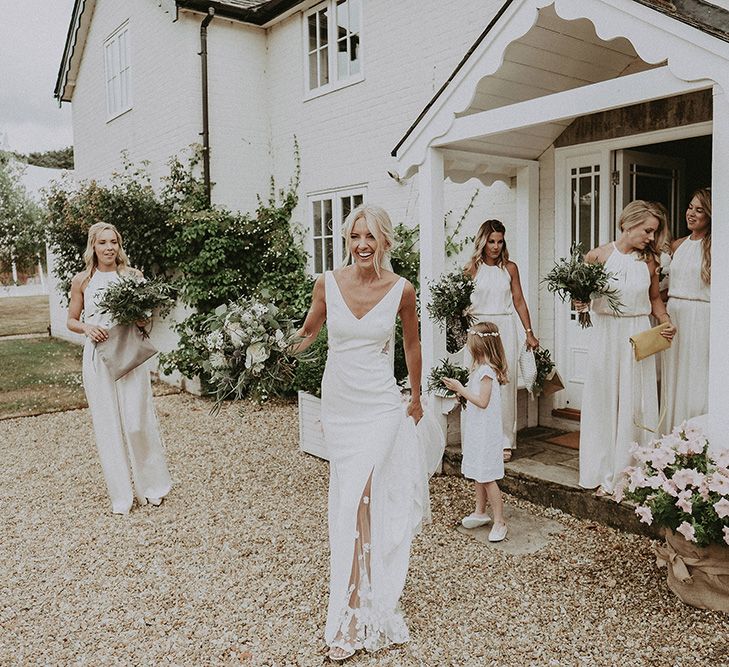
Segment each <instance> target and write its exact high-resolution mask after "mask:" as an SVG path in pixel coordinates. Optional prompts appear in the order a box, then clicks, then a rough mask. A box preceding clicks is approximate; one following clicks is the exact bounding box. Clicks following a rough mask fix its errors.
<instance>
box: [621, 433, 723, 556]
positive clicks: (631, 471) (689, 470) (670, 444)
mask: <svg viewBox="0 0 729 667" xmlns="http://www.w3.org/2000/svg"><path fill="white" fill-rule="evenodd" d="M631 452H632V454H633V457H634V458H635V460H636V461H637V464H638V465H636V466H633V467H629V468H627V469H626V470H625V473H624V478H623V479H622V480H621V482H620V483H619V484H618V488H617V489H616V492H615V500H617V501H618V502H619V501H620V500H621V499H622V498H623V497H625V498H628V499H629V500H632V501H633V502H635V503H636V504H637V507H636V508H635V513H636V514H637V515H638V517H639V518H640V520H641V521H643V522H644V523H647V524H649V525H650V524H652V523H654V522H655V524H656V525H658V526H663V527H665V528H669V529H670V530H672V531H675V532H676V533H680V534H681V535H683V537H684V538H685V539H686V540H687V541H688V542H693V543H695V544H696V545H697V546H699V547H705V546H708V545H710V544H722V543H726V544H729V450H727V449H718V448H717V449H716V450H714V449H712V448H711V447H710V446H709V441H708V440H707V439H706V437H705V436H704V434H703V432H702V430H701V429H700V428H698V427H695V426H691V425H690V424H689V423H684V424H681V425H680V426H678V427H676V428H675V429H674V430H673V432H672V433H670V434H669V435H665V436H663V437H662V438H660V439H658V440H654V441H653V442H652V443H651V444H649V445H647V446H645V447H641V446H639V445H637V444H635V445H633V448H632V450H631Z"/></svg>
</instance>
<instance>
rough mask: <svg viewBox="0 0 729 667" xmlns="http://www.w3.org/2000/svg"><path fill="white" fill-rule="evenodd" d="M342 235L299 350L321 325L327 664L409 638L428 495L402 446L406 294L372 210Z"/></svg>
mask: <svg viewBox="0 0 729 667" xmlns="http://www.w3.org/2000/svg"><path fill="white" fill-rule="evenodd" d="M344 237H345V239H346V242H347V247H348V260H349V258H350V257H351V263H350V264H349V265H347V266H344V267H342V268H340V269H337V270H336V271H327V272H326V273H325V274H323V275H321V276H319V278H318V279H317V281H316V284H315V285H314V292H313V298H312V304H311V308H310V310H309V313H308V315H307V317H306V320H305V322H304V326H303V328H302V329H301V331H300V332H299V333H300V335H301V336H302V338H303V339H304V340H303V342H302V343H300V344H299V349H298V351H301V350H303V349H305V348H306V347H308V346H309V345H310V344H311V343H312V342H313V341H314V340H315V339H316V336H317V334H318V333H319V330H320V329H321V327H322V325H323V323H324V321H325V320H326V324H327V331H328V337H329V338H328V341H329V352H328V358H327V364H326V369H325V372H324V377H323V379H322V417H321V421H322V427H323V431H324V439H325V442H326V445H327V449H328V451H329V452H330V454H331V458H330V477H329V543H330V550H331V560H330V586H329V610H328V614H327V623H326V629H325V639H326V642H327V645H328V646H329V647H330V648H329V657H330V658H331V659H333V660H344V659H346V658H348V657H350V656H351V655H352V654H353V653H354V652H355V651H356V650H358V649H362V648H364V649H366V650H367V651H375V650H377V649H379V648H382V647H384V646H387V645H389V644H392V643H402V642H406V641H408V639H409V634H408V629H407V626H406V624H405V620H404V617H403V614H402V611H401V610H400V608H399V599H400V595H401V593H402V590H403V587H404V584H405V577H406V575H407V569H408V560H409V556H410V542H411V538H412V535H413V533H414V532H417V529H418V527H419V525H420V523H421V520H422V519H423V514H427V512H428V507H427V500H426V501H425V502H422V497H421V498H418V495H420V494H422V492H423V483H424V484H425V486H424V488H425V493H426V494H427V472H424V470H423V466H420V467H419V466H418V465H417V458H418V456H422V455H423V452H424V450H423V449H422V448H420V449H418V448H417V447H416V446H415V445H417V442H415V443H414V442H413V441H414V440H415V433H416V428H415V426H414V424H416V423H418V422H419V421H420V419H421V417H422V416H423V408H422V405H421V400H420V379H421V378H420V376H421V363H422V362H421V352H420V339H419V336H418V314H417V309H416V297H415V289H414V288H413V286H412V284H411V283H410V282H408V281H407V280H406V279H405V278H401V277H400V276H397V275H396V274H394V273H392V272H391V271H388V270H386V269H385V268H383V260H385V257H386V253H387V251H388V250H389V249H390V247H391V246H392V242H393V232H392V223H391V222H390V218H389V216H388V215H387V213H386V212H385V211H384V210H383V209H381V208H379V207H376V206H366V205H362V206H359V207H357V208H355V209H354V210H353V211H352V212H351V213H350V215H349V216H348V217H347V220H346V222H345V230H344ZM397 315H399V316H400V320H401V322H402V328H403V344H404V348H405V358H406V361H407V367H408V374H409V378H410V386H411V387H412V393H411V397H410V402H409V403H408V405H407V408H406V409H404V408H403V403H402V398H401V394H400V390H399V388H398V386H397V383H396V381H395V377H394V374H393V368H392V356H391V353H392V349H391V346H392V343H393V341H394V337H393V333H394V327H395V318H396V316H397ZM406 415H407V416H406ZM408 417H412V419H408ZM423 424H425V421H424V422H423ZM421 428H422V427H418V429H417V430H418V431H420V430H421ZM439 435H440V436H441V438H440V439H442V434H440V433H439ZM436 439H438V438H436ZM441 444H442V443H441ZM441 451H442V450H441ZM426 467H427V466H426ZM424 505H426V506H425V507H424Z"/></svg>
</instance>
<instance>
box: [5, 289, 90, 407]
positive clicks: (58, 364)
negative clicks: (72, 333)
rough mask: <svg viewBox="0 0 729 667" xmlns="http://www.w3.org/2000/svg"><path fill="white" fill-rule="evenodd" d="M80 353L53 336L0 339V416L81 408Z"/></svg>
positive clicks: (83, 399)
mask: <svg viewBox="0 0 729 667" xmlns="http://www.w3.org/2000/svg"><path fill="white" fill-rule="evenodd" d="M3 300H7V299H3ZM81 354H82V348H81V346H79V345H74V344H73V343H68V342H66V341H64V340H59V339H57V338H25V339H23V338H21V339H15V340H0V419H4V418H7V417H19V416H21V415H31V414H38V413H41V412H55V411H56V410H64V409H71V408H80V407H85V406H86V396H85V395H84V389H83V386H82V385H81Z"/></svg>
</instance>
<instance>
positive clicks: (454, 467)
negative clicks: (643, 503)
mask: <svg viewBox="0 0 729 667" xmlns="http://www.w3.org/2000/svg"><path fill="white" fill-rule="evenodd" d="M563 433H564V431H559V430H556V429H551V428H546V427H534V428H528V429H523V430H522V431H519V433H518V434H517V449H516V450H515V451H514V453H513V456H512V459H511V461H510V462H509V463H507V464H506V465H505V466H504V468H505V470H504V473H505V475H504V479H503V480H502V481H500V482H499V487H500V488H501V490H502V491H504V492H505V493H508V494H511V495H513V496H516V497H517V498H523V499H525V500H529V501H531V502H533V503H536V504H538V505H542V506H544V507H554V508H556V509H559V510H562V511H563V512H567V513H568V514H571V515H572V516H575V517H578V518H580V519H587V520H590V521H596V522H599V523H602V524H605V525H607V526H611V527H613V528H617V529H619V530H623V531H626V532H630V533H636V534H639V535H646V536H648V537H651V538H660V537H661V535H660V533H659V530H658V529H657V528H655V527H653V526H648V525H646V524H644V523H641V522H640V521H639V520H638V517H637V516H636V515H635V512H634V511H633V508H634V506H633V505H632V504H631V503H629V502H627V501H623V502H622V503H616V502H615V501H613V500H611V499H609V498H605V497H601V496H598V495H596V494H595V493H594V491H590V490H587V489H583V488H582V487H580V485H579V484H578V478H579V472H578V466H579V463H578V462H579V458H578V456H579V453H578V452H577V451H576V450H573V449H569V448H567V447H561V446H560V445H555V444H552V443H550V442H547V439H548V438H552V437H555V436H558V435H562V434H563ZM461 458H462V457H461V448H460V446H458V445H449V446H448V447H446V451H445V454H444V456H443V473H444V474H446V475H460V474H461Z"/></svg>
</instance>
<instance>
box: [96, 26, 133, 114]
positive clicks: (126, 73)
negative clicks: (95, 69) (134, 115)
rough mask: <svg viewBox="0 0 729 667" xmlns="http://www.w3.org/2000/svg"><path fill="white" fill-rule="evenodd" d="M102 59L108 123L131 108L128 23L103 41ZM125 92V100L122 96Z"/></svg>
mask: <svg viewBox="0 0 729 667" xmlns="http://www.w3.org/2000/svg"><path fill="white" fill-rule="evenodd" d="M114 51H116V53H114ZM103 57H104V92H105V94H106V122H107V123H108V122H109V121H111V120H114V118H117V117H119V116H121V115H122V114H123V113H126V112H127V111H129V110H130V109H131V108H132V106H133V104H132V64H131V45H130V39H129V21H125V22H124V23H122V25H120V26H119V27H118V28H117V29H116V30H115V31H114V32H113V33H112V34H111V35H109V37H107V38H106V39H105V40H104V49H103ZM115 57H116V61H115V60H114V58H115ZM125 91H126V99H124V96H123V93H124V92H125ZM117 96H118V102H117Z"/></svg>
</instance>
